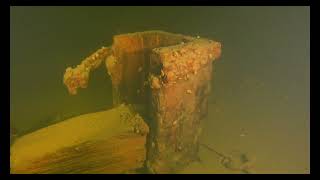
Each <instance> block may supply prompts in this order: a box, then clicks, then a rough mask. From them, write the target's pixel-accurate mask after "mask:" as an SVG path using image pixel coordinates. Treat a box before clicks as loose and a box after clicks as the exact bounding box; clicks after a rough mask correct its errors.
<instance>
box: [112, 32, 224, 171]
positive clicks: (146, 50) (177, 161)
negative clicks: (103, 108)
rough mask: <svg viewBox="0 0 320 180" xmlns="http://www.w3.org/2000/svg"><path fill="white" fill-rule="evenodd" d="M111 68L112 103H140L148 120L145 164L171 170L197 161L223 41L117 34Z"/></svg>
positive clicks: (177, 36)
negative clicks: (214, 65)
mask: <svg viewBox="0 0 320 180" xmlns="http://www.w3.org/2000/svg"><path fill="white" fill-rule="evenodd" d="M112 50H113V55H112V56H111V57H110V58H109V60H107V67H108V71H109V74H110V75H111V78H112V82H113V87H114V102H115V104H119V103H122V102H126V103H129V104H135V105H140V107H142V108H141V109H140V113H141V114H143V117H144V118H145V119H146V120H149V121H148V125H149V126H150V135H149V139H148V146H147V148H148V149H147V150H148V155H147V157H148V159H147V162H146V165H147V167H148V168H149V169H150V170H151V171H152V172H154V173H172V172H174V171H176V170H179V169H180V168H183V167H185V166H186V165H187V164H188V163H189V162H192V161H193V160H195V159H197V152H198V138H199V135H200V133H201V127H200V122H201V120H202V119H203V118H205V117H206V115H207V106H208V95H209V92H210V81H211V72H212V61H213V60H216V59H218V58H219V57H220V55H221V44H220V43H219V42H215V41H211V40H207V39H202V38H193V37H190V36H183V35H180V34H172V33H166V32H162V31H147V32H140V33H130V34H124V35H119V36H115V37H114V43H113V46H112Z"/></svg>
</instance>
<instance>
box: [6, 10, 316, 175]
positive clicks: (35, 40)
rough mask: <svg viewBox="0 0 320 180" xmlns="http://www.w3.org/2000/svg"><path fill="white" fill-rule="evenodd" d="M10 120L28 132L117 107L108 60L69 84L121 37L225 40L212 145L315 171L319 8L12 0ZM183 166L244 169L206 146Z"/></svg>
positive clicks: (216, 78) (266, 169)
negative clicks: (314, 30) (82, 81)
mask: <svg viewBox="0 0 320 180" xmlns="http://www.w3.org/2000/svg"><path fill="white" fill-rule="evenodd" d="M10 10H11V12H10V15H11V17H10V18H11V20H10V42H11V43H10V55H11V57H10V89H11V94H10V101H11V103H10V106H11V107H10V108H11V110H10V116H11V117H10V122H11V125H12V126H13V127H14V128H15V131H16V134H18V135H23V134H25V133H28V132H31V131H33V130H36V129H39V128H41V127H45V126H48V125H49V124H52V123H56V122H59V121H61V120H63V119H65V118H67V117H71V116H75V115H79V114H84V113H89V112H96V111H100V110H103V109H109V108H111V107H112V94H111V81H110V79H109V77H108V75H107V74H106V69H105V68H104V67H101V68H99V69H98V70H97V71H95V72H94V73H92V75H91V77H90V82H89V87H88V88H87V89H85V90H80V93H79V94H78V95H77V96H70V95H69V94H68V92H67V89H66V88H65V87H64V85H63V83H62V77H63V73H64V71H65V68H66V67H67V66H74V65H76V64H78V63H79V62H80V61H81V60H82V59H83V58H84V57H86V56H88V55H89V54H90V53H91V52H94V51H95V50H96V49H98V48H100V47H101V46H103V45H111V44H112V36H113V35H115V34H121V33H127V32H136V31H145V30H153V29H157V30H164V31H168V32H174V33H181V34H187V35H199V36H202V37H206V38H209V39H214V40H217V41H220V42H221V43H222V44H223V51H222V57H221V59H220V60H219V61H217V62H215V63H214V73H213V82H212V83H213V91H212V93H211V97H210V106H209V108H210V109H209V117H208V120H207V121H206V122H205V125H206V126H205V129H204V131H203V137H202V142H203V143H205V144H208V145H210V146H212V147H215V149H216V150H218V151H220V152H223V153H225V154H230V153H232V151H235V150H237V151H240V152H243V153H247V154H248V155H249V156H251V157H254V158H255V159H256V160H255V163H254V172H255V173H309V172H310V165H309V164H310V152H309V151H310V135H309V134H310V121H309V120H310V105H309V104H310V89H309V87H310V76H309V73H310V69H309V68H310V45H309V44H310V33H309V31H310V28H309V27H310V15H309V14H310V9H309V7H11V9H10ZM200 158H201V159H202V163H195V164H193V165H191V166H190V167H189V168H187V169H186V170H184V171H183V173H238V172H235V171H230V170H228V169H226V168H224V167H223V166H221V164H219V157H218V156H217V155H215V154H213V153H212V152H210V151H208V150H206V149H204V148H201V149H200Z"/></svg>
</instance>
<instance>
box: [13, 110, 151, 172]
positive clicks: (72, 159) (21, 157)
mask: <svg viewBox="0 0 320 180" xmlns="http://www.w3.org/2000/svg"><path fill="white" fill-rule="evenodd" d="M148 131H149V128H148V126H147V125H146V124H145V123H144V121H143V119H142V118H141V117H140V116H139V115H138V114H137V113H135V112H134V111H132V108H130V107H128V106H125V105H120V106H118V107H116V108H114V109H111V110H108V111H102V112H97V113H90V114H85V115H81V116H78V117H74V118H71V119H68V120H65V121H63V122H60V123H57V124H54V125H51V126H49V127H46V128H43V129H40V130H38V131H35V132H33V133H30V134H27V135H25V136H22V137H21V138H19V139H17V140H16V141H15V142H14V144H13V145H12V147H11V156H10V160H11V173H45V174H46V173H58V174H60V173H125V172H128V171H132V170H134V169H137V168H140V167H142V166H143V163H144V160H145V154H146V149H145V143H146V135H147V133H148Z"/></svg>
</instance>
